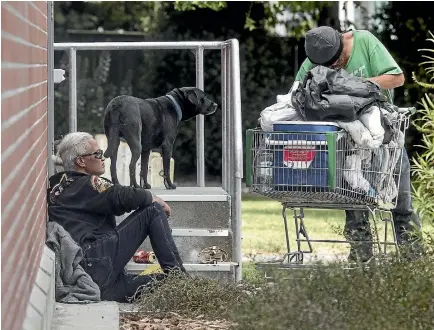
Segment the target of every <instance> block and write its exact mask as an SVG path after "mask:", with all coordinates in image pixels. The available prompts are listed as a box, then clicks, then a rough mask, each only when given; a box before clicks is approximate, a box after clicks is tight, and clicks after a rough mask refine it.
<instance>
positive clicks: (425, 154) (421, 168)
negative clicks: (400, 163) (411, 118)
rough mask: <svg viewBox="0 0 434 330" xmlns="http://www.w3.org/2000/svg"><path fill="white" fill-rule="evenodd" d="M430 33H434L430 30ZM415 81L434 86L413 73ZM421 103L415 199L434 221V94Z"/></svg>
mask: <svg viewBox="0 0 434 330" xmlns="http://www.w3.org/2000/svg"><path fill="white" fill-rule="evenodd" d="M430 35H431V36H432V37H434V35H433V34H432V33H431V32H430ZM428 41H431V42H434V39H428ZM419 51H424V52H434V49H420V50H419ZM422 57H424V58H428V59H429V61H425V62H423V63H421V65H427V64H428V65H429V66H428V67H427V68H424V69H425V73H426V75H427V76H428V80H429V81H432V80H433V79H434V59H433V58H431V57H429V56H426V55H422ZM413 77H414V80H415V82H416V83H417V84H418V85H420V86H422V87H424V88H434V85H433V84H429V83H424V82H420V81H419V80H418V79H416V76H415V74H414V73H413ZM421 105H422V106H423V109H422V110H419V113H420V115H421V117H420V119H418V120H417V121H416V123H415V125H414V126H415V127H416V129H417V130H418V131H419V132H420V133H421V134H422V139H421V141H420V144H419V145H418V147H420V148H421V150H422V152H420V153H418V154H416V157H415V158H414V159H413V174H414V177H415V180H414V187H413V188H414V199H415V204H416V208H417V209H418V210H419V212H420V213H421V215H422V216H425V217H426V218H427V220H430V221H434V98H433V94H430V93H427V94H425V96H424V97H423V98H422V101H421Z"/></svg>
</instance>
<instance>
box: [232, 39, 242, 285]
mask: <svg viewBox="0 0 434 330" xmlns="http://www.w3.org/2000/svg"><path fill="white" fill-rule="evenodd" d="M230 42H231V56H230V57H231V67H230V68H231V76H232V82H231V92H232V93H231V96H232V107H231V110H232V111H231V112H232V113H231V117H232V118H231V119H232V125H231V127H232V129H233V131H232V132H233V135H232V136H233V147H232V148H233V149H232V150H233V151H232V155H233V157H234V162H233V166H234V171H233V181H234V184H233V189H234V190H233V200H232V205H233V208H232V210H233V213H232V214H233V216H232V218H233V219H234V221H235V224H234V227H233V247H234V253H235V255H234V256H235V260H236V261H237V262H238V267H236V272H235V280H236V281H240V280H241V279H242V261H243V255H242V250H241V237H242V234H241V225H242V221H241V193H242V190H241V189H242V187H241V180H242V178H243V136H242V116H241V78H240V57H239V43H238V40H237V39H232V40H231V41H230Z"/></svg>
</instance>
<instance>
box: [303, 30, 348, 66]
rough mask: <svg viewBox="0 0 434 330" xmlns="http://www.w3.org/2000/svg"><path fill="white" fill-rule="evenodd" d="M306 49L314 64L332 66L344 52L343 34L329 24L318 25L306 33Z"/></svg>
mask: <svg viewBox="0 0 434 330" xmlns="http://www.w3.org/2000/svg"><path fill="white" fill-rule="evenodd" d="M304 49H305V50H306V55H307V57H308V58H309V60H310V61H311V62H312V63H313V64H318V65H323V66H330V65H332V64H333V63H334V62H336V61H337V60H338V58H339V56H341V54H342V49H343V41H342V36H341V34H340V33H339V32H338V31H336V30H335V29H333V28H331V27H329V26H320V27H317V28H315V29H312V30H310V31H308V32H307V33H306V39H305V43H304Z"/></svg>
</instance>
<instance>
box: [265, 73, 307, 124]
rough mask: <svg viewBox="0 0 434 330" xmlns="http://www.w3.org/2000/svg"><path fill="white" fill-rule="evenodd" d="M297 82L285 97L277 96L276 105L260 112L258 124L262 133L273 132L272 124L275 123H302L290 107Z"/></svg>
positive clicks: (300, 118)
mask: <svg viewBox="0 0 434 330" xmlns="http://www.w3.org/2000/svg"><path fill="white" fill-rule="evenodd" d="M298 84H299V82H298V81H296V82H295V83H294V84H293V85H292V87H291V90H290V91H289V93H288V94H286V95H278V96H277V103H276V104H273V105H270V106H269V107H267V108H265V109H264V110H262V112H261V117H260V119H259V123H260V125H261V128H262V130H263V131H264V132H271V131H273V123H275V122H277V121H302V120H303V118H302V117H301V116H300V115H299V114H298V113H297V111H296V110H295V109H294V107H293V106H292V102H291V99H292V94H293V93H294V91H295V90H297V87H298Z"/></svg>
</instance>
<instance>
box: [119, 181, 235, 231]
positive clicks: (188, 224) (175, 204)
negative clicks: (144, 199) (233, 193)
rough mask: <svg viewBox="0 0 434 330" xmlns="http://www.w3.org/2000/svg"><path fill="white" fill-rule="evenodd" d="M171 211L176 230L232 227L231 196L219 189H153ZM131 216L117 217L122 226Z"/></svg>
mask: <svg viewBox="0 0 434 330" xmlns="http://www.w3.org/2000/svg"><path fill="white" fill-rule="evenodd" d="M151 191H152V192H153V193H154V194H155V195H156V196H158V197H160V198H161V199H163V200H164V201H166V202H167V203H168V204H169V206H170V208H171V209H172V216H171V217H170V219H169V222H170V225H171V227H173V228H176V227H178V228H209V229H230V228H231V204H230V196H229V195H228V194H227V193H226V191H224V190H223V189H222V188H218V187H179V188H177V189H174V190H166V189H151ZM128 215H129V214H124V215H123V216H120V217H117V222H118V223H119V222H120V221H122V220H123V219H125V218H126V217H127V216H128Z"/></svg>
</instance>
